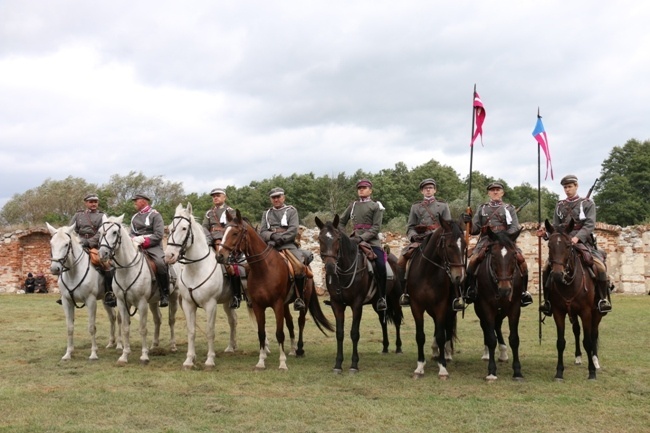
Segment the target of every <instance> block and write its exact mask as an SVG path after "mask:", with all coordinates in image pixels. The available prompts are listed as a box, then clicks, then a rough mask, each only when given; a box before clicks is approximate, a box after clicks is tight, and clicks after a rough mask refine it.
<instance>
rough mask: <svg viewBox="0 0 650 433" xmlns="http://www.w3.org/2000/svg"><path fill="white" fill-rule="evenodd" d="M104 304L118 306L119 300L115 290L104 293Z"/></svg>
mask: <svg viewBox="0 0 650 433" xmlns="http://www.w3.org/2000/svg"><path fill="white" fill-rule="evenodd" d="M104 305H106V306H107V307H111V308H112V307H117V300H116V299H115V294H114V293H113V292H106V293H105V294H104Z"/></svg>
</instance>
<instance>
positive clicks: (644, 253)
mask: <svg viewBox="0 0 650 433" xmlns="http://www.w3.org/2000/svg"><path fill="white" fill-rule="evenodd" d="M523 226H524V230H523V231H522V232H521V235H520V236H519V239H518V241H517V243H518V245H519V247H520V248H521V250H522V251H523V253H524V255H525V256H526V260H527V263H528V270H529V274H530V283H529V290H530V291H531V292H532V293H537V291H538V288H539V283H538V281H539V271H538V269H539V260H538V238H537V237H536V236H535V230H536V227H537V223H524V224H523ZM317 235H318V231H317V229H304V230H303V231H302V247H303V248H305V249H308V250H311V251H312V252H313V253H314V262H313V263H312V268H313V271H314V278H315V282H316V286H317V288H318V289H319V292H320V293H323V292H324V283H323V277H322V268H323V264H322V262H321V260H320V256H319V249H318V241H317ZM596 237H597V239H598V246H599V248H600V249H603V250H605V251H606V252H607V254H608V256H607V265H608V269H609V274H610V277H611V279H612V281H613V282H614V284H615V286H616V292H618V293H628V294H645V293H648V292H649V291H650V226H631V227H624V228H621V227H619V226H612V225H607V224H602V223H597V224H596ZM49 240H50V235H49V233H48V231H47V230H46V229H45V228H32V229H29V230H17V231H13V232H8V233H2V232H0V293H15V292H16V291H18V290H20V289H21V287H22V285H23V282H24V281H25V278H26V277H27V273H28V272H32V273H33V274H34V275H36V273H38V272H39V271H40V272H43V273H44V274H45V276H46V277H47V279H48V289H49V290H50V292H56V291H58V288H57V285H56V281H57V279H56V277H54V276H53V275H51V274H50V272H49V269H50V244H49ZM385 241H386V243H387V244H388V245H390V247H391V251H392V252H393V253H394V254H396V255H399V252H400V251H401V249H402V248H403V247H404V246H405V245H406V239H405V238H404V237H403V236H398V235H393V234H391V233H386V234H385ZM475 243H476V238H475V237H473V239H472V240H471V241H470V246H473V245H474V244H475ZM547 254H548V252H547V249H546V242H542V266H543V265H544V261H545V260H546V257H547Z"/></svg>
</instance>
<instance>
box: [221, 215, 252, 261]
mask: <svg viewBox="0 0 650 433" xmlns="http://www.w3.org/2000/svg"><path fill="white" fill-rule="evenodd" d="M226 221H227V224H226V228H225V230H224V232H223V237H222V238H221V243H220V244H219V245H218V246H217V262H219V263H227V262H228V258H229V257H230V256H231V255H235V256H236V255H239V254H240V253H243V252H245V250H246V244H247V238H248V236H247V234H246V232H247V228H246V226H247V225H248V226H250V225H249V224H246V221H244V218H243V217H242V216H241V212H239V209H236V210H235V216H234V217H233V216H232V215H231V214H230V212H226Z"/></svg>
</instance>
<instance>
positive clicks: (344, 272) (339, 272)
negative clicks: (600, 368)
mask: <svg viewBox="0 0 650 433" xmlns="http://www.w3.org/2000/svg"><path fill="white" fill-rule="evenodd" d="M333 232H335V233H337V234H338V237H339V239H340V237H341V234H340V231H339V230H333ZM329 233H331V232H329ZM332 243H334V242H333V241H332ZM339 243H340V242H339ZM329 251H330V249H329V248H328V250H327V252H325V253H324V252H322V251H321V253H320V257H321V260H322V261H323V263H325V260H326V259H331V260H333V261H334V264H335V265H336V267H335V273H334V275H336V277H337V278H339V277H340V276H348V275H349V276H350V281H349V282H348V284H347V285H343V286H342V287H338V286H337V288H336V290H337V294H340V290H341V289H343V290H345V289H349V288H350V287H351V286H352V283H354V280H355V279H356V277H357V274H358V273H359V272H362V271H364V270H366V269H367V266H366V264H363V265H362V266H363V267H361V268H359V258H360V257H363V256H362V255H361V251H360V250H359V245H355V253H354V261H353V262H352V264H351V265H350V267H349V268H347V269H342V268H341V267H340V266H339V261H340V260H341V258H342V256H341V248H340V246H339V248H338V251H337V252H336V254H333V253H331V252H329ZM327 276H328V278H329V281H328V284H331V283H332V280H331V278H332V274H328V275H327ZM339 281H340V279H339Z"/></svg>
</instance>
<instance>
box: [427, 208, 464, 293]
mask: <svg viewBox="0 0 650 433" xmlns="http://www.w3.org/2000/svg"><path fill="white" fill-rule="evenodd" d="M465 248H467V244H466V243H465V238H464V236H463V231H462V230H461V228H460V226H459V225H458V224H457V223H456V222H455V221H451V220H444V219H441V220H440V227H438V228H437V229H436V230H434V231H433V233H431V235H430V237H429V238H428V239H427V240H426V245H425V246H424V250H423V255H424V256H425V257H426V256H429V255H430V254H432V255H431V257H432V259H433V260H434V261H436V262H437V260H440V261H442V262H443V263H442V264H438V266H442V267H444V269H445V270H446V271H447V274H448V275H449V278H450V279H451V281H452V283H454V284H460V283H462V282H463V280H464V279H465V264H464V262H463V258H464V254H465ZM431 250H433V251H431ZM436 259H437V260H436Z"/></svg>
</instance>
